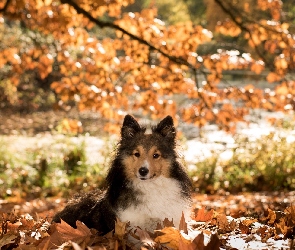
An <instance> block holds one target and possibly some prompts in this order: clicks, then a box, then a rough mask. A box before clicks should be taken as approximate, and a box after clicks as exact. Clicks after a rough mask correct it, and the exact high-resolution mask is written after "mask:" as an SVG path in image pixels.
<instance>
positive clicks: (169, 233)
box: [155, 227, 191, 250]
mask: <svg viewBox="0 0 295 250" xmlns="http://www.w3.org/2000/svg"><path fill="white" fill-rule="evenodd" d="M159 232H161V233H164V235H160V236H158V237H157V238H156V239H155V242H158V243H161V244H165V245H167V246H168V247H170V248H172V249H175V250H176V249H178V247H179V244H180V242H182V244H187V245H189V244H190V243H191V242H190V241H189V240H187V239H185V238H184V237H183V236H182V235H181V233H180V232H179V230H177V229H176V228H174V227H165V228H163V229H162V230H159Z"/></svg>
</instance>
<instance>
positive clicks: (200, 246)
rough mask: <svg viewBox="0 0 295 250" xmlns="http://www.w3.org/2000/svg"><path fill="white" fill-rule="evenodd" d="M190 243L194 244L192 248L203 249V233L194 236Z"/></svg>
mask: <svg viewBox="0 0 295 250" xmlns="http://www.w3.org/2000/svg"><path fill="white" fill-rule="evenodd" d="M192 244H193V245H194V249H198V250H204V249H205V245H204V234H203V232H202V233H200V234H199V235H198V236H197V237H196V238H194V240H193V242H192Z"/></svg>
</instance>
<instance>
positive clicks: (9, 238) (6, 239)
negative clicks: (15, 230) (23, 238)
mask: <svg viewBox="0 0 295 250" xmlns="http://www.w3.org/2000/svg"><path fill="white" fill-rule="evenodd" d="M16 239H17V235H14V234H11V233H8V234H4V235H2V236H1V237H0V249H2V247H3V246H6V245H9V244H12V243H14V242H15V240H16Z"/></svg>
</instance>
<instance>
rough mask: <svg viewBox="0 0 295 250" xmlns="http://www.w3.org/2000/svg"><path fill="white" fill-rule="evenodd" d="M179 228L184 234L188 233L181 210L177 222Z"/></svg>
mask: <svg viewBox="0 0 295 250" xmlns="http://www.w3.org/2000/svg"><path fill="white" fill-rule="evenodd" d="M179 230H180V231H181V230H182V231H183V232H184V233H185V234H188V230H187V223H186V222H185V218H184V214H183V212H182V216H181V219H180V223H179Z"/></svg>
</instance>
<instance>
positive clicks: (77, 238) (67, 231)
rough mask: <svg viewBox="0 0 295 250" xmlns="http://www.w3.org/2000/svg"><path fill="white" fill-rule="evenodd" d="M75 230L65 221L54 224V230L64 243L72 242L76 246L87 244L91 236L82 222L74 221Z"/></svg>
mask: <svg viewBox="0 0 295 250" xmlns="http://www.w3.org/2000/svg"><path fill="white" fill-rule="evenodd" d="M76 226H77V228H76V229H75V228H72V227H71V226H70V225H69V224H67V223H66V222H65V221H63V220H61V223H57V224H56V230H57V232H58V233H59V235H60V237H62V238H63V239H64V241H65V242H66V241H73V242H76V243H78V244H80V243H82V242H87V241H88V240H89V238H90V236H91V231H90V229H89V228H88V227H87V226H86V225H85V224H84V223H82V222H80V221H76Z"/></svg>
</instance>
